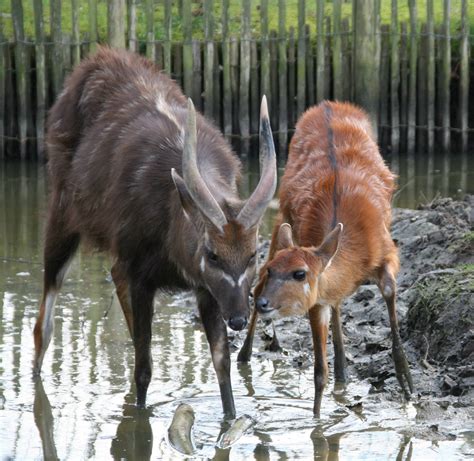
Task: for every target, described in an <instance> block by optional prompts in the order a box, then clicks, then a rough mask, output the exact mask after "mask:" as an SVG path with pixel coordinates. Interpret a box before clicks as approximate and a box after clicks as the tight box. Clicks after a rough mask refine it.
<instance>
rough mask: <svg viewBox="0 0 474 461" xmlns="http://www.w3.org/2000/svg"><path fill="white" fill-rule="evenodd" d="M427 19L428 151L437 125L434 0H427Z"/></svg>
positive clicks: (430, 151)
mask: <svg viewBox="0 0 474 461" xmlns="http://www.w3.org/2000/svg"><path fill="white" fill-rule="evenodd" d="M426 14H427V17H426V20H427V34H428V37H427V47H428V50H427V56H428V61H427V64H426V74H427V82H426V125H427V147H428V152H429V153H432V152H433V149H434V126H435V94H436V89H435V81H436V80H435V71H436V67H435V58H436V56H435V32H434V19H433V16H434V15H433V0H427V4H426Z"/></svg>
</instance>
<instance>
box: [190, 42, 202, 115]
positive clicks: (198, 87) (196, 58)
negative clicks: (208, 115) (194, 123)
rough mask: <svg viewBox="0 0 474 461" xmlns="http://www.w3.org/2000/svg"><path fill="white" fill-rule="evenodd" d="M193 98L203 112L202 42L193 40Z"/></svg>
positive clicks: (197, 107)
mask: <svg viewBox="0 0 474 461" xmlns="http://www.w3.org/2000/svg"><path fill="white" fill-rule="evenodd" d="M192 46H193V71H192V84H193V89H192V98H193V102H194V105H195V106H196V109H198V110H200V111H201V110H202V68H201V61H202V60H201V42H200V41H199V40H193V45H192Z"/></svg>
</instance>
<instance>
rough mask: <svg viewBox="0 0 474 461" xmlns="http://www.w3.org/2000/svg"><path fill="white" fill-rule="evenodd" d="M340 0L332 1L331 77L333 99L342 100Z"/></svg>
mask: <svg viewBox="0 0 474 461" xmlns="http://www.w3.org/2000/svg"><path fill="white" fill-rule="evenodd" d="M341 6H342V1H341V0H334V1H333V31H334V38H333V40H332V43H333V50H332V78H333V96H334V99H339V100H342V99H344V98H343V89H342V85H343V81H344V78H343V76H342V52H341V46H342V45H341V43H342V39H341Z"/></svg>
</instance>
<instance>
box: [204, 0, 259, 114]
mask: <svg viewBox="0 0 474 461" xmlns="http://www.w3.org/2000/svg"><path fill="white" fill-rule="evenodd" d="M213 8H214V1H213V0H204V35H205V41H206V47H205V49H204V113H205V114H206V116H208V117H211V118H212V119H214V120H215V118H214V41H213V40H214V16H213V11H212V10H213ZM249 66H250V60H249Z"/></svg>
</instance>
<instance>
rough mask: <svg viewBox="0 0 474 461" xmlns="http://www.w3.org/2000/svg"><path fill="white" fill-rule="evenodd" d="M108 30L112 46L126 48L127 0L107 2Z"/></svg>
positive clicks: (110, 0)
mask: <svg viewBox="0 0 474 461" xmlns="http://www.w3.org/2000/svg"><path fill="white" fill-rule="evenodd" d="M107 32H108V41H109V45H110V46H111V47H113V48H125V0H109V1H108V2H107Z"/></svg>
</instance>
